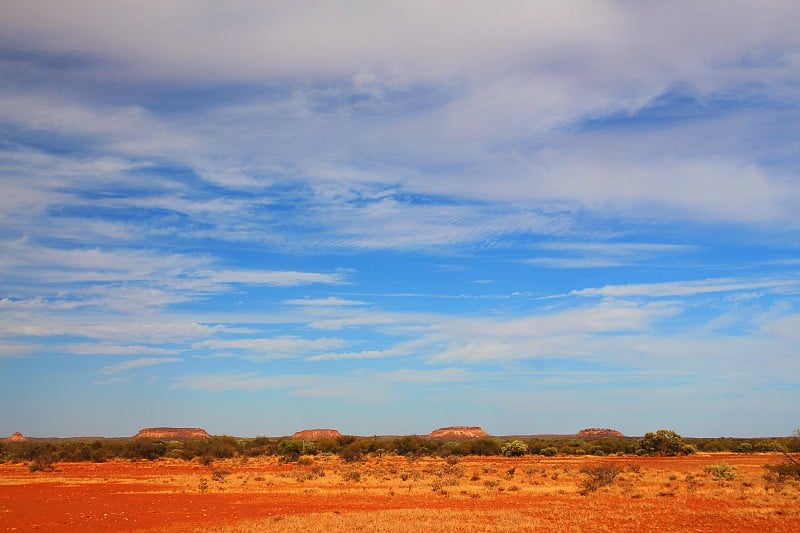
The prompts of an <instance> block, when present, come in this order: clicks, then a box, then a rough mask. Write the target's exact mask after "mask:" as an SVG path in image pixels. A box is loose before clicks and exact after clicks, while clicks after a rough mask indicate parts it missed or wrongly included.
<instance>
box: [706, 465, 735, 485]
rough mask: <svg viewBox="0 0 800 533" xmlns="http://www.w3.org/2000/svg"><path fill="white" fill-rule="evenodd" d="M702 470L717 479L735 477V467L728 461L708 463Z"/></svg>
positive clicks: (726, 479) (722, 479) (724, 479)
mask: <svg viewBox="0 0 800 533" xmlns="http://www.w3.org/2000/svg"><path fill="white" fill-rule="evenodd" d="M704 471H705V473H706V474H709V475H711V476H713V477H714V479H716V480H718V481H733V480H734V479H736V467H735V466H731V465H729V464H728V463H717V464H714V465H708V466H707V467H705V468H704Z"/></svg>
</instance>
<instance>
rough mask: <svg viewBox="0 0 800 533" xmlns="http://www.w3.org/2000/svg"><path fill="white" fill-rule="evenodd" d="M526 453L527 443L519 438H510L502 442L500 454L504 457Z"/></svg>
mask: <svg viewBox="0 0 800 533" xmlns="http://www.w3.org/2000/svg"><path fill="white" fill-rule="evenodd" d="M527 453H528V445H527V444H525V443H524V442H522V441H521V440H512V441H511V442H507V443H505V444H503V446H502V448H500V454H501V455H504V456H506V457H520V456H522V455H525V454H527Z"/></svg>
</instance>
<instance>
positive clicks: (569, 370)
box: [0, 0, 800, 436]
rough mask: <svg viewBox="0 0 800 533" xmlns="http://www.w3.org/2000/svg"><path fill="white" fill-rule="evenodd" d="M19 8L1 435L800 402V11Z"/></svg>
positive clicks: (3, 283)
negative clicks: (799, 142) (799, 352)
mask: <svg viewBox="0 0 800 533" xmlns="http://www.w3.org/2000/svg"><path fill="white" fill-rule="evenodd" d="M2 12H3V16H2V17H0V72H2V74H1V75H0V191H2V194H0V434H10V433H12V432H14V431H22V432H23V433H25V434H28V435H34V436H45V435H55V436H69V435H86V434H89V435H106V436H117V435H119V436H124V435H131V434H133V433H135V432H136V431H137V430H138V429H139V428H141V427H146V426H162V425H163V426H202V427H204V428H206V429H207V430H208V431H210V432H212V433H215V434H223V433H225V434H234V435H242V436H255V435H285V434H289V433H292V432H294V431H296V430H299V429H303V428H310V427H334V428H337V429H339V430H340V431H342V432H343V433H351V434H360V435H373V434H413V433H427V432H429V431H431V430H432V429H434V428H436V427H440V426H445V425H480V426H482V427H483V428H484V429H486V430H487V431H489V432H490V433H492V434H497V435H503V434H535V433H574V432H576V431H578V430H579V429H581V428H584V427H590V426H601V427H612V428H616V429H619V430H620V431H623V432H624V433H626V434H629V435H641V434H643V433H644V432H646V431H652V430H655V429H659V428H671V429H674V430H676V431H678V432H679V433H682V434H684V435H691V436H718V435H735V436H771V435H788V434H790V433H791V432H792V431H793V430H794V429H795V428H796V427H798V426H800V416H798V415H799V414H800V413H798V410H797V405H798V403H800V402H799V400H800V378H798V376H800V359H798V351H797V348H798V346H800V276H798V272H799V271H800V215H798V212H799V209H798V208H800V175H798V169H799V168H800V144H798V139H800V105H798V104H800V89H799V87H800V34H798V32H797V24H796V22H797V20H800V6H798V4H797V2H794V1H784V2H781V1H768V2H763V1H759V2H755V1H733V2H731V1H725V2H723V1H706V2H699V3H698V2H688V1H687V2H682V1H678V2H668V3H651V2H626V1H611V0H609V1H593V2H589V1H577V0H570V1H558V2H512V1H500V2H491V3H489V2H470V1H467V2H450V1H440V2H417V1H406V2H395V3H380V2H360V1H345V2H314V1H311V2H281V1H277V2H264V1H259V2H245V1H233V2H224V3H218V2H182V1H162V2H150V3H147V2H146V3H144V4H142V3H141V2H128V1H120V2H113V3H109V2H88V1H73V2H68V3H65V2H48V1H30V0H26V1H25V2H21V1H7V2H3V5H2Z"/></svg>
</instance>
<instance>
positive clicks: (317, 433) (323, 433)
mask: <svg viewBox="0 0 800 533" xmlns="http://www.w3.org/2000/svg"><path fill="white" fill-rule="evenodd" d="M341 436H342V434H341V433H339V432H338V431H336V430H335V429H304V430H303V431H298V432H297V433H295V434H294V435H292V438H293V439H305V440H319V439H335V438H337V437H341Z"/></svg>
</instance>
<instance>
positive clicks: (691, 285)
mask: <svg viewBox="0 0 800 533" xmlns="http://www.w3.org/2000/svg"><path fill="white" fill-rule="evenodd" d="M798 285H800V281H797V280H793V279H767V280H745V279H733V278H716V279H705V280H700V281H675V282H664V283H640V284H636V283H633V284H626V285H607V286H605V287H598V288H589V289H580V290H574V291H571V292H570V293H569V294H570V296H589V297H591V296H602V297H606V298H631V297H649V298H663V297H671V296H693V295H697V294H710V293H717V292H732V291H752V290H754V289H762V290H765V291H775V290H782V289H785V288H787V287H788V288H792V287H797V286H798Z"/></svg>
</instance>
